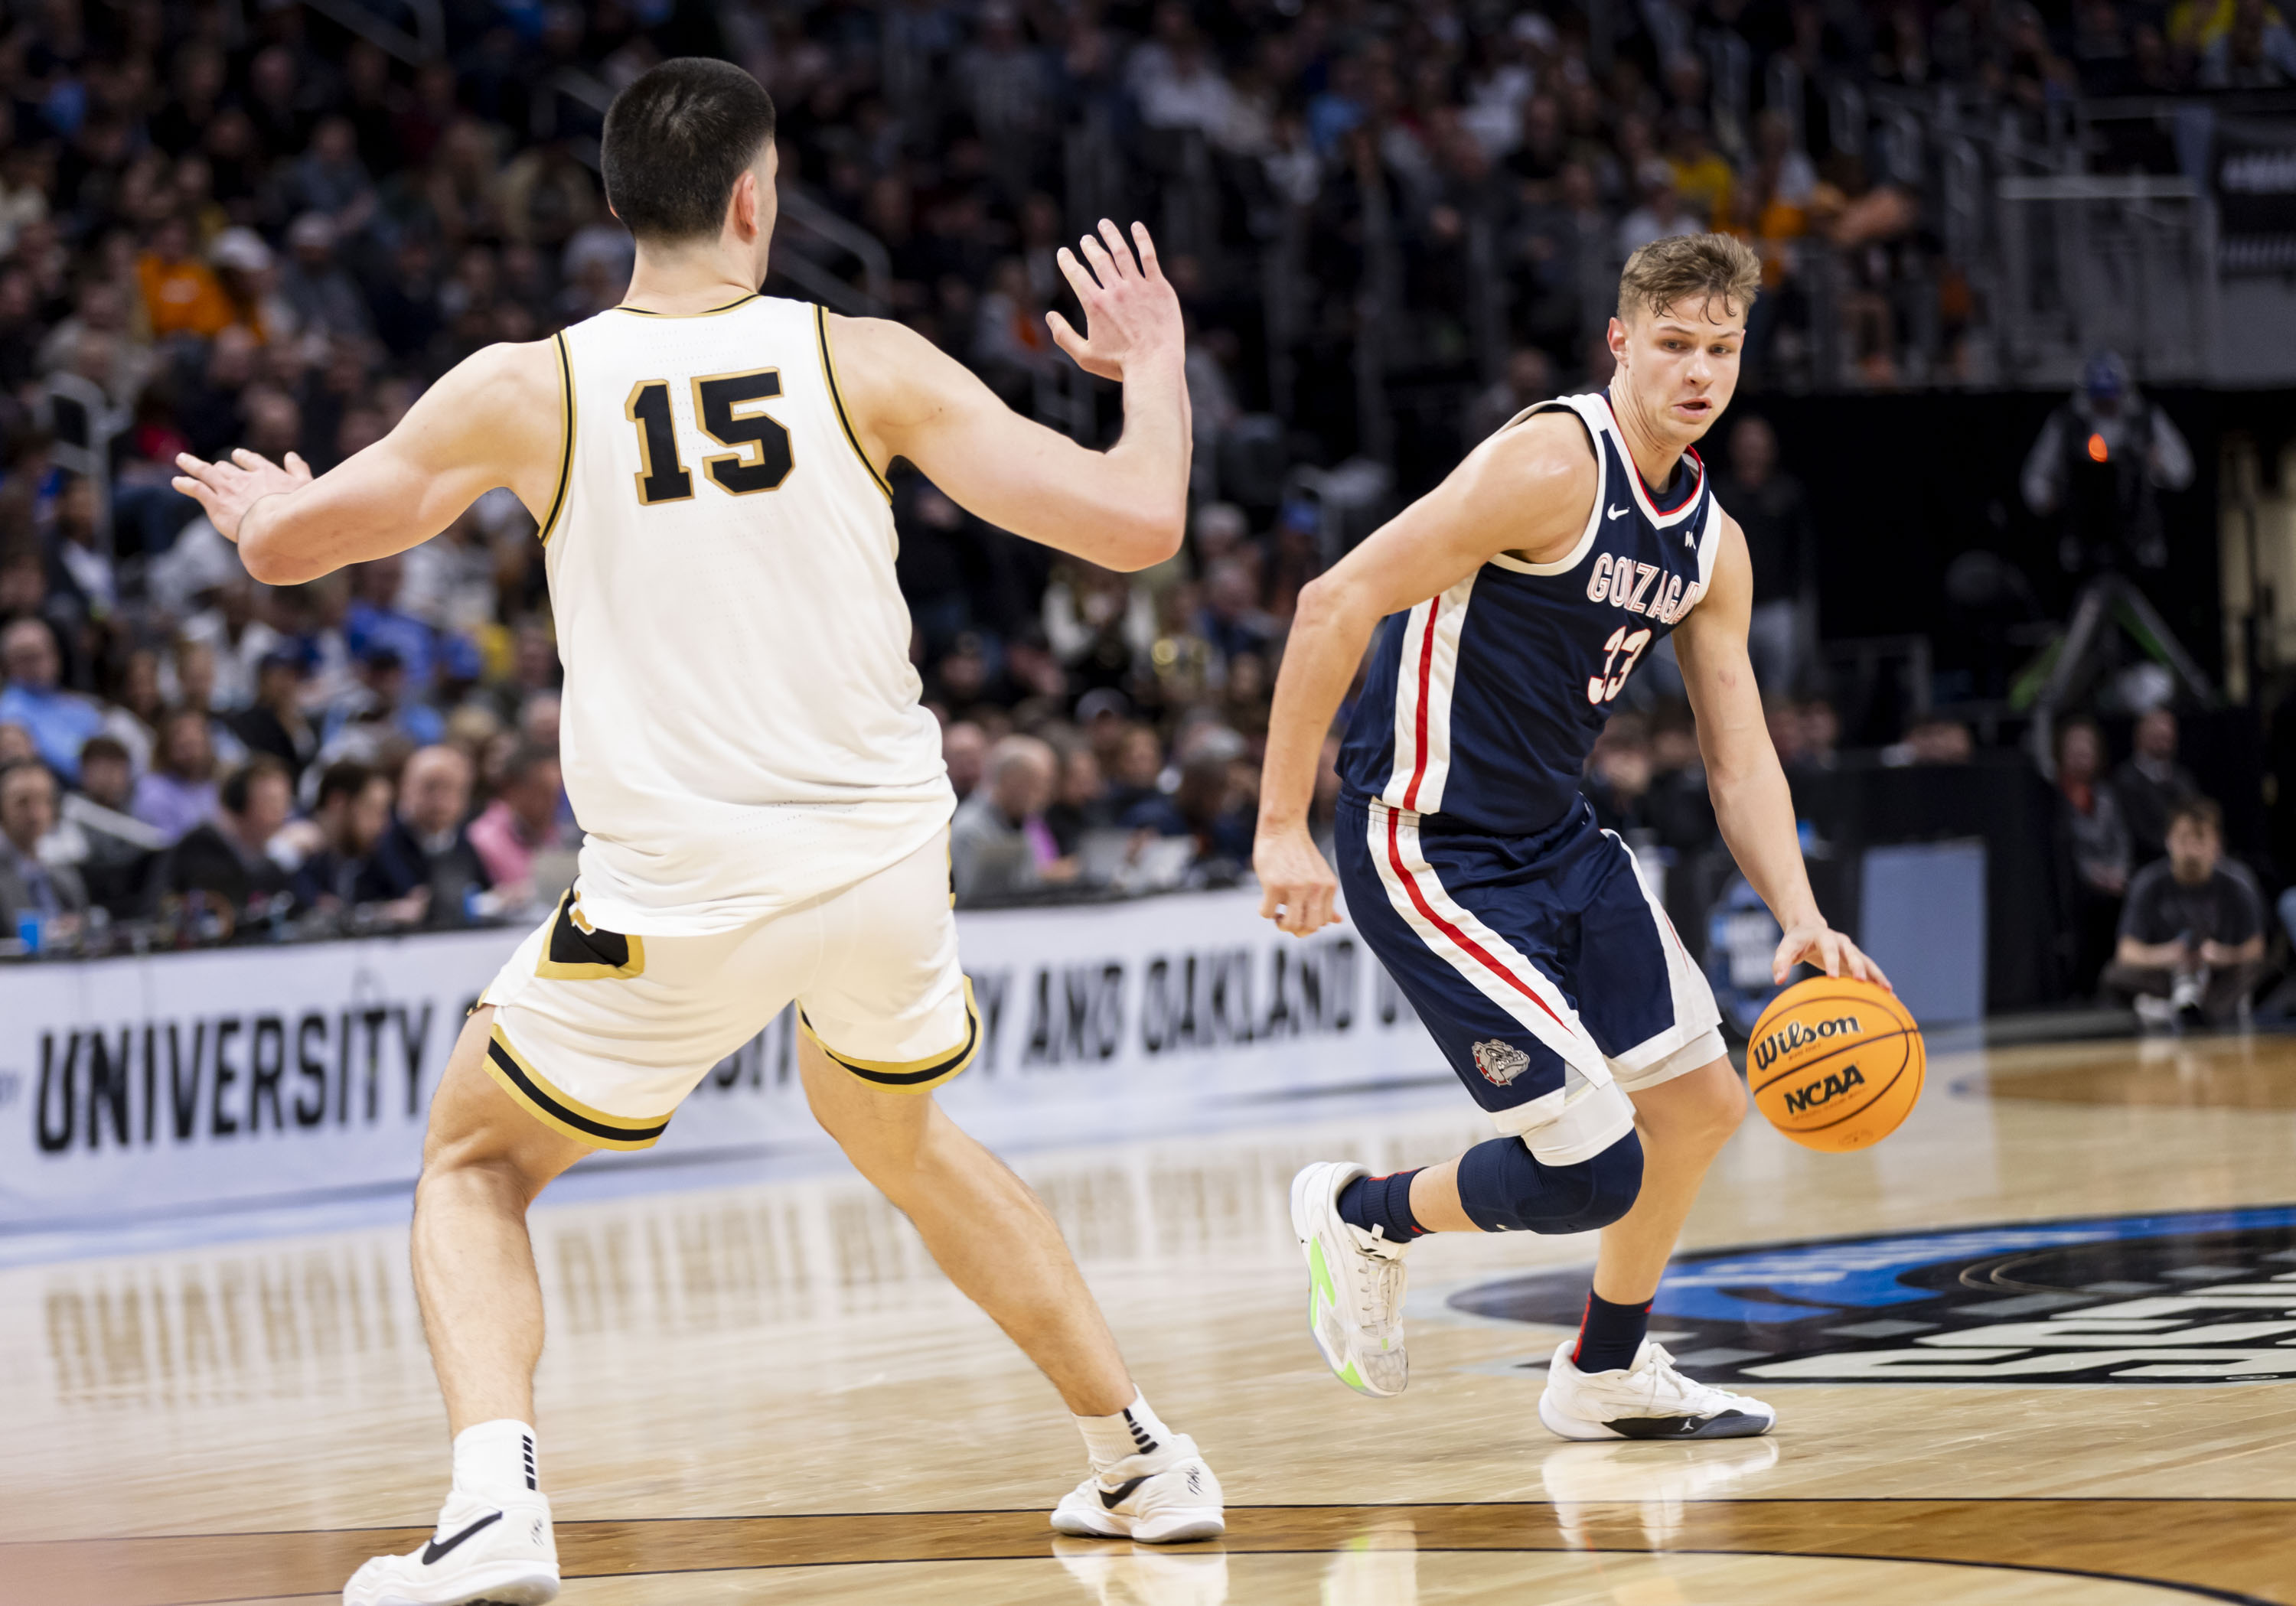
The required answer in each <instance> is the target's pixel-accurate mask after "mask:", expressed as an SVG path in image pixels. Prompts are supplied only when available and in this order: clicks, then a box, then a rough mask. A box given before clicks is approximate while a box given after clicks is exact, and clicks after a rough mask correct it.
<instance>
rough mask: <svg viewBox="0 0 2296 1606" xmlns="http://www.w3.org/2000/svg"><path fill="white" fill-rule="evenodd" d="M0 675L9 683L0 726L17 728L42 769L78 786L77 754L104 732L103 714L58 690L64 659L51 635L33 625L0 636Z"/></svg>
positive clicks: (27, 622)
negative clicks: (46, 767) (36, 751)
mask: <svg viewBox="0 0 2296 1606" xmlns="http://www.w3.org/2000/svg"><path fill="white" fill-rule="evenodd" d="M0 673H4V675H5V676H6V677H7V682H8V686H7V690H5V691H0V722H5V723H6V724H9V725H21V726H22V727H23V728H24V730H25V732H26V733H28V734H29V735H30V737H31V738H32V745H33V746H34V748H36V749H37V750H38V752H39V755H40V759H41V761H42V762H43V763H45V765H46V766H48V767H49V768H50V769H52V770H53V771H55V772H56V774H59V775H61V776H62V777H63V778H64V780H65V781H66V782H67V783H70V782H73V781H77V780H78V779H79V750H80V749H81V747H82V746H84V745H85V744H86V742H87V739H88V738H89V737H90V736H93V735H94V734H95V733H97V732H98V731H100V730H102V728H103V710H102V709H101V708H100V707H98V706H97V704H96V702H95V700H94V698H90V697H83V696H81V695H80V694H79V693H78V692H67V691H64V690H63V689H61V686H60V685H59V684H58V682H59V681H60V680H61V677H62V675H63V655H62V654H61V652H60V651H57V649H56V638H55V635H54V633H53V631H51V630H50V629H49V628H48V627H47V625H46V624H45V623H44V622H42V621H41V620H39V619H18V620H16V621H15V622H14V623H13V624H11V625H10V626H9V627H7V628H6V629H5V630H4V631H0Z"/></svg>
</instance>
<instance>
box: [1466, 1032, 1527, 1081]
mask: <svg viewBox="0 0 2296 1606" xmlns="http://www.w3.org/2000/svg"><path fill="white" fill-rule="evenodd" d="M1475 1069H1477V1070H1480V1071H1481V1072H1482V1073H1483V1080H1484V1081H1486V1082H1488V1083H1489V1084H1490V1085H1491V1086H1494V1087H1504V1086H1506V1085H1507V1084H1508V1083H1509V1082H1512V1081H1513V1080H1514V1079H1515V1078H1516V1077H1519V1076H1521V1074H1522V1073H1523V1072H1524V1071H1526V1070H1528V1069H1530V1056H1529V1054H1527V1053H1523V1052H1522V1050H1521V1049H1519V1048H1517V1047H1516V1046H1515V1045H1513V1044H1512V1043H1502V1042H1500V1041H1499V1040H1498V1039H1497V1038H1496V1037H1492V1038H1489V1039H1488V1040H1486V1041H1484V1042H1481V1043H1478V1044H1476V1045H1475Z"/></svg>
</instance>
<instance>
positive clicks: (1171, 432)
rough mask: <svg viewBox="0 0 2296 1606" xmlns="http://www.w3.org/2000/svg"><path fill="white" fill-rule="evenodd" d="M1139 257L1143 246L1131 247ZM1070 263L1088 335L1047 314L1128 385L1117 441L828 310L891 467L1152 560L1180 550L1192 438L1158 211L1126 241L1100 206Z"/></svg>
mask: <svg viewBox="0 0 2296 1606" xmlns="http://www.w3.org/2000/svg"><path fill="white" fill-rule="evenodd" d="M1135 246H1137V248H1138V251H1139V255H1138V257H1137V258H1135V257H1134V254H1133V252H1134V247H1135ZM1078 250H1079V251H1080V252H1081V253H1082V260H1079V259H1078V252H1074V251H1070V250H1068V249H1067V248H1066V247H1062V250H1061V253H1060V265H1061V271H1062V273H1063V274H1066V275H1067V276H1068V281H1069V283H1070V287H1071V288H1073V289H1074V290H1075V291H1076V294H1077V299H1078V301H1079V302H1081V303H1082V304H1083V307H1084V311H1085V319H1086V331H1087V332H1086V333H1085V334H1083V335H1079V334H1078V333H1077V332H1076V331H1075V330H1074V329H1072V328H1070V325H1069V323H1068V320H1067V319H1065V318H1063V317H1062V316H1061V315H1060V314H1059V313H1057V312H1054V313H1049V314H1047V315H1046V323H1047V324H1049V325H1050V326H1051V329H1052V332H1053V338H1054V340H1056V341H1058V342H1059V343H1060V347H1061V349H1062V350H1063V351H1065V352H1067V353H1068V354H1069V356H1070V357H1072V358H1074V359H1075V361H1076V363H1077V365H1078V367H1080V368H1082V369H1083V370H1084V371H1085V372H1086V373H1092V374H1097V375H1098V376H1099V377H1100V378H1102V379H1109V380H1116V381H1119V382H1121V383H1122V385H1123V386H1124V434H1123V437H1122V438H1120V439H1119V440H1118V441H1117V443H1116V444H1115V445H1114V446H1112V447H1110V448H1109V449H1108V450H1107V451H1105V452H1095V451H1093V450H1091V449H1090V448H1088V447H1081V446H1078V444H1077V443H1076V442H1075V441H1072V440H1070V438H1068V437H1066V436H1065V435H1061V434H1058V433H1056V432H1055V431H1054V430H1048V429H1046V428H1045V426H1044V425H1042V424H1039V423H1036V422H1032V421H1030V420H1029V419H1025V418H1023V417H1021V415H1020V414H1017V413H1015V412H1013V410H1012V409H1011V408H1010V407H1007V406H1005V404H1004V403H1003V402H1002V401H999V400H998V399H997V398H996V394H995V393H994V392H993V391H991V390H990V389H988V386H987V385H984V384H982V383H981V382H980V379H979V378H978V377H976V376H975V375H974V374H973V373H972V371H971V370H970V369H968V368H966V367H965V366H964V365H963V364H961V363H959V362H958V361H957V360H956V359H955V358H954V357H952V356H949V355H948V354H947V353H946V352H944V351H942V350H940V349H939V348H938V347H936V346H934V345H933V344H932V342H931V341H930V340H926V339H925V338H924V337H923V336H922V335H920V334H918V333H916V332H914V331H913V330H910V329H907V328H905V327H903V326H902V325H901V324H894V323H889V322H886V321H884V320H882V319H876V318H836V317H833V318H832V319H831V320H830V321H829V327H830V338H831V340H832V344H833V346H834V348H835V353H836V361H837V374H838V382H839V384H840V386H841V387H842V388H843V390H844V394H845V398H846V402H847V405H848V406H849V407H850V408H851V409H852V413H853V426H854V430H855V431H856V433H857V434H858V436H859V437H860V442H861V447H862V449H863V451H864V452H865V454H866V455H867V456H868V458H869V461H870V463H872V464H873V465H874V466H875V467H876V469H877V471H879V472H880V473H882V472H883V471H884V470H885V469H886V467H887V466H888V465H889V464H890V463H891V462H892V460H893V459H894V458H896V457H906V458H907V459H908V460H909V461H910V462H911V463H914V464H915V465H916V466H917V467H918V468H919V469H920V470H922V471H923V473H924V474H925V476H926V477H927V478H928V479H931V481H932V482H933V483H934V484H935V485H937V486H939V488H941V489H942V490H944V491H946V492H947V494H948V495H949V496H950V497H951V498H952V499H953V500H955V502H956V503H957V504H958V505H959V506H961V507H964V509H966V510H967V511H968V512H972V513H975V514H978V515H979V516H980V518H982V519H985V520H988V522H989V523H991V524H994V525H996V526H997V527H998V528H1000V529H1009V530H1011V531H1012V532H1013V534H1015V535H1018V536H1023V537H1027V538H1028V539H1029V540H1031V541H1037V542H1040V543H1042V544H1043V545H1046V546H1054V547H1058V548H1059V549H1060V550H1061V551H1062V552H1066V553H1074V554H1075V555H1077V556H1078V557H1079V558H1083V559H1086V560H1087V561H1090V562H1094V563H1097V564H1099V565H1101V566H1102V567H1103V568H1104V569H1145V568H1147V567H1148V566H1149V565H1150V564H1152V563H1160V562H1162V561H1164V560H1165V559H1166V558H1169V557H1170V556H1171V555H1172V554H1173V553H1176V552H1177V551H1179V550H1180V539H1181V537H1182V536H1183V535H1184V534H1185V530H1186V527H1187V516H1188V459H1189V451H1190V446H1191V438H1190V434H1189V414H1188V387H1187V379H1186V375H1185V372H1184V367H1183V364H1184V361H1185V356H1186V341H1185V334H1184V332H1183V330H1182V327H1181V323H1180V301H1179V298H1178V297H1177V295H1175V294H1174V293H1173V291H1172V286H1171V283H1169V281H1168V280H1167V279H1166V278H1165V277H1164V271H1163V269H1162V268H1161V267H1160V266H1158V265H1157V262H1156V247H1155V243H1154V242H1152V240H1150V239H1149V237H1148V230H1147V228H1146V227H1145V225H1141V224H1137V223H1136V224H1134V225H1132V243H1131V244H1128V243H1126V242H1125V239H1124V236H1123V234H1122V233H1121V232H1119V230H1118V228H1117V226H1116V225H1114V224H1113V223H1111V222H1109V221H1107V220H1106V219H1105V218H1103V220H1102V221H1101V225H1100V233H1099V234H1098V235H1097V236H1094V235H1090V234H1087V235H1086V236H1085V237H1084V239H1083V240H1082V241H1081V242H1079V244H1078Z"/></svg>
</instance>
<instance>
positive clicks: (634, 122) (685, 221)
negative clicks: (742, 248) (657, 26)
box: [598, 56, 774, 242]
mask: <svg viewBox="0 0 2296 1606" xmlns="http://www.w3.org/2000/svg"><path fill="white" fill-rule="evenodd" d="M773 137H774V98H773V96H771V95H769V94H767V93H766V91H765V87H764V86H762V85H760V84H759V83H758V80H757V79H755V78H751V77H750V75H749V74H748V73H746V72H744V71H742V70H741V69H740V68H738V67H736V66H734V64H733V63H732V62H730V61H711V60H710V59H709V58H708V57H707V56H673V57H671V58H670V59H669V60H668V61H664V62H662V63H661V64H660V66H658V67H654V68H651V69H649V70H647V71H645V72H644V73H642V74H641V75H639V77H638V78H637V79H636V81H635V82H634V83H633V84H631V85H630V86H629V87H628V88H627V89H625V90H623V91H622V92H621V94H618V95H616V96H615V97H614V103H613V104H612V105H611V106H609V107H608V108H607V109H606V129H605V135H604V139H603V147H602V149H601V151H600V153H599V162H598V165H599V167H600V168H601V169H602V170H603V173H604V176H605V180H606V201H607V202H608V204H609V205H611V207H612V208H613V209H614V213H615V215H616V216H617V217H619V218H620V219H621V220H622V222H623V224H624V225H626V226H627V228H628V229H629V231H630V235H631V238H633V239H635V240H656V241H663V242H673V241H680V240H693V239H697V238H702V237H713V238H714V237H715V236H716V234H717V231H718V229H719V227H720V226H721V225H723V224H724V223H725V220H726V201H728V200H730V199H731V198H732V196H733V193H734V184H737V183H738V182H740V180H741V176H742V174H743V173H744V172H745V171H747V170H748V168H749V166H750V163H751V162H753V161H755V160H758V152H759V151H760V150H762V149H764V148H765V145H766V144H767V142H768V141H770V140H771V139H772V138H773Z"/></svg>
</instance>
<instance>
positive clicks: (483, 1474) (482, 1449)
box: [455, 1417, 541, 1499]
mask: <svg viewBox="0 0 2296 1606" xmlns="http://www.w3.org/2000/svg"><path fill="white" fill-rule="evenodd" d="M455 1487H456V1488H457V1489H459V1490H461V1491H462V1492H463V1494H465V1495H479V1496H480V1497H481V1498H482V1499H513V1498H515V1497H517V1496H518V1495H524V1494H527V1493H529V1492H532V1491H536V1490H538V1489H539V1488H540V1487H541V1485H540V1483H539V1482H538V1481H537V1479H536V1478H535V1475H534V1430H533V1429H532V1428H530V1427H529V1426H527V1424H526V1423H524V1422H512V1421H511V1420H510V1419H509V1418H508V1417H504V1418H502V1419H501V1420H499V1421H496V1422H480V1423H478V1424H477V1425H475V1426H473V1427H469V1428H465V1429H463V1430H462V1431H461V1432H460V1433H457V1434H455Z"/></svg>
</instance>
